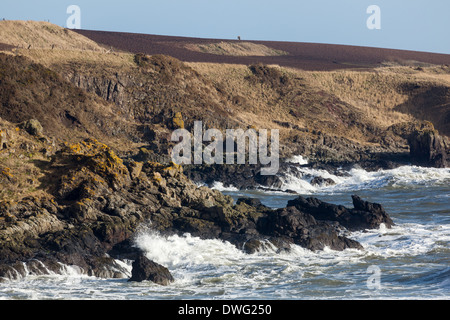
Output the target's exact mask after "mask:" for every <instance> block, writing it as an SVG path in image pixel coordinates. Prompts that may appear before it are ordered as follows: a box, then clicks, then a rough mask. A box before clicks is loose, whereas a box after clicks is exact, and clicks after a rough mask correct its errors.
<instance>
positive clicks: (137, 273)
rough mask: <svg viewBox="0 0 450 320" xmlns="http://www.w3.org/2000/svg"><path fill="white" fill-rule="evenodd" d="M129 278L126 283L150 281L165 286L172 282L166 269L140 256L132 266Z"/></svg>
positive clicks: (172, 279)
mask: <svg viewBox="0 0 450 320" xmlns="http://www.w3.org/2000/svg"><path fill="white" fill-rule="evenodd" d="M132 267H133V269H132V271H131V272H132V273H131V278H130V279H129V280H128V281H136V282H141V281H146V280H148V281H152V282H154V283H157V284H160V285H164V286H167V285H168V284H170V283H171V282H173V281H174V278H173V276H172V274H171V273H170V271H169V269H167V268H166V267H164V266H162V265H160V264H158V263H156V262H154V261H152V260H150V259H148V258H147V257H145V256H144V255H143V254H140V255H139V256H138V257H137V258H136V260H134V262H133V265H132Z"/></svg>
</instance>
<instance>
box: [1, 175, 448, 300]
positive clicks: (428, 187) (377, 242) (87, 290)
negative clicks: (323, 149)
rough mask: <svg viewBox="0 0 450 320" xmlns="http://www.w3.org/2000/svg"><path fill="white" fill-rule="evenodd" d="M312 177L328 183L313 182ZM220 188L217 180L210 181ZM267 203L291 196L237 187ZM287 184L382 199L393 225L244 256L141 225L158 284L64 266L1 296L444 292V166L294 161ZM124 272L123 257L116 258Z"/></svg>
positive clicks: (325, 195) (343, 200)
mask: <svg viewBox="0 0 450 320" xmlns="http://www.w3.org/2000/svg"><path fill="white" fill-rule="evenodd" d="M315 175H321V176H322V177H324V178H327V177H329V178H332V179H333V180H334V181H336V182H337V184H336V185H334V186H326V187H317V186H312V185H311V184H310V183H309V182H310V181H311V178H312V177H313V176H315ZM216 187H217V188H221V185H220V184H217V185H216ZM221 189H222V192H224V193H227V194H230V195H232V196H233V197H234V198H238V197H240V196H252V197H258V198H260V199H261V201H262V202H263V203H264V204H266V205H268V206H271V207H274V208H276V207H284V206H285V205H286V203H287V201H288V200H289V199H292V198H295V195H292V194H288V193H283V192H270V193H266V192H262V191H252V192H239V191H237V190H235V189H233V188H229V189H225V188H221ZM283 189H291V190H295V191H297V192H299V193H300V194H303V195H306V196H309V195H311V196H315V197H318V198H320V199H321V200H323V201H327V202H331V203H336V204H343V205H346V206H350V207H351V206H352V203H351V195H352V194H358V195H359V196H361V197H362V198H363V199H365V200H368V201H372V202H378V203H381V204H382V205H383V206H384V207H385V209H386V211H387V212H388V213H389V215H390V216H391V218H392V219H393V221H394V223H395V224H396V225H395V226H394V227H393V228H391V229H386V228H384V227H381V228H380V229H379V230H371V231H368V232H354V233H351V235H350V237H351V238H353V239H355V240H358V241H359V242H360V243H361V244H362V245H363V246H364V250H362V251H359V250H345V251H342V252H336V251H332V250H324V251H321V252H311V251H308V250H305V249H303V248H301V247H297V246H294V247H293V248H292V250H291V252H289V253H275V252H274V250H267V251H265V252H259V253H256V254H251V255H248V254H245V253H243V252H242V251H240V250H238V249H237V248H235V247H234V246H233V245H231V244H229V243H226V242H223V241H219V240H200V239H199V238H195V237H191V236H190V235H185V236H183V237H180V236H171V237H163V236H161V235H159V234H157V233H155V232H153V231H151V230H143V231H142V232H141V233H140V234H139V236H138V237H137V239H136V245H137V246H139V247H140V248H142V249H144V250H146V252H147V256H148V257H149V258H150V259H152V260H154V261H156V262H158V263H161V264H163V265H165V266H166V267H168V268H169V270H170V271H171V272H172V274H173V276H174V278H175V279H176V281H175V282H174V283H173V284H171V285H170V286H167V287H163V286H159V285H156V284H153V283H150V282H142V283H129V282H127V279H98V278H95V277H88V276H85V275H81V274H80V273H79V270H77V269H76V268H71V267H67V266H66V267H65V274H64V275H48V276H35V275H28V276H27V277H25V278H23V279H21V280H16V281H11V282H7V283H1V284H0V299H133V300H136V299H138V300H139V299H269V300H272V299H449V298H450V245H449V244H450V169H433V168H420V167H414V166H405V167H401V168H397V169H393V170H381V171H378V172H366V171H365V170H362V169H353V170H351V171H349V172H348V176H334V175H330V174H329V173H327V172H324V171H320V170H312V169H305V168H301V169H298V170H297V169H296V171H295V172H292V174H290V175H287V176H286V177H285V182H284V185H283ZM122 264H123V266H124V268H125V269H126V270H127V272H128V273H129V275H131V262H130V261H122Z"/></svg>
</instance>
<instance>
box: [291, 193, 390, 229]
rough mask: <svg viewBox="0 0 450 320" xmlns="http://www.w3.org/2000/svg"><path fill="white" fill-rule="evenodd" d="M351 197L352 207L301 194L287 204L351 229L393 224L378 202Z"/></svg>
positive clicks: (373, 227)
mask: <svg viewBox="0 0 450 320" xmlns="http://www.w3.org/2000/svg"><path fill="white" fill-rule="evenodd" d="M352 199H353V206H354V208H353V209H349V208H346V207H344V206H342V205H335V204H331V203H326V202H323V201H321V200H319V199H317V198H304V197H302V196H299V197H297V198H296V199H293V200H289V201H288V206H295V207H296V208H297V209H298V210H300V211H303V212H306V213H309V214H311V215H312V216H313V217H314V218H315V219H316V220H323V221H336V222H338V223H339V224H340V225H342V226H343V227H345V228H347V229H349V230H351V231H356V230H364V229H375V228H379V227H380V225H381V224H382V223H383V224H384V225H385V226H386V227H388V228H390V227H391V226H393V225H394V222H393V221H392V219H391V218H390V217H389V215H388V214H387V213H386V211H385V210H384V209H383V207H382V206H381V205H380V204H377V203H370V202H367V201H363V200H362V199H361V198H360V197H359V196H357V195H353V196H352Z"/></svg>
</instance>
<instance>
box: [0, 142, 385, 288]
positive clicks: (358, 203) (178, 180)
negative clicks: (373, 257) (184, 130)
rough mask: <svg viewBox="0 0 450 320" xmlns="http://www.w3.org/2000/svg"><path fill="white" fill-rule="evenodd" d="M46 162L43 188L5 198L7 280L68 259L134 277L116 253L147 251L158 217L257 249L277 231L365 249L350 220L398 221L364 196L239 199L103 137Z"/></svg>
mask: <svg viewBox="0 0 450 320" xmlns="http://www.w3.org/2000/svg"><path fill="white" fill-rule="evenodd" d="M39 166H40V167H41V168H42V170H43V171H44V172H45V174H44V176H43V177H42V178H41V185H40V187H39V189H40V190H41V193H40V194H35V195H34V196H28V197H25V198H22V199H19V200H10V201H3V202H2V205H1V207H0V257H1V260H0V279H3V280H4V279H15V278H18V277H21V276H24V275H26V273H27V272H31V273H34V274H46V273H49V272H56V273H58V272H61V271H62V269H61V268H62V266H61V264H60V263H63V264H66V265H74V266H77V267H79V268H80V270H81V271H82V272H83V273H86V274H90V275H95V276H99V277H124V276H126V273H125V272H124V270H123V269H121V267H120V265H119V264H118V263H117V262H116V261H115V260H114V259H125V258H127V259H132V260H134V259H137V257H138V256H139V253H138V252H137V251H136V249H135V248H133V245H132V239H133V235H134V234H135V233H136V232H137V230H138V229H139V227H140V226H143V225H146V224H148V223H150V224H151V228H152V229H154V230H157V231H159V232H162V233H171V234H173V233H179V234H183V233H185V232H189V233H191V234H192V235H194V236H199V237H201V238H207V239H208V238H213V239H216V238H219V239H223V240H226V241H230V242H231V243H233V244H235V245H236V246H237V247H238V248H242V249H243V250H245V251H246V252H248V253H252V252H254V251H256V250H258V249H260V248H261V247H263V246H264V245H265V243H266V242H267V241H270V243H272V245H273V246H275V247H278V248H279V249H280V250H288V249H289V246H290V244H293V243H296V244H298V245H301V246H303V247H305V248H308V249H311V250H321V249H323V248H324V247H325V246H327V247H329V248H331V249H335V250H343V249H345V248H357V249H361V248H362V247H361V245H360V244H359V243H358V242H356V241H354V240H351V239H348V238H346V237H345V236H342V235H341V231H342V229H343V228H349V229H351V230H360V229H364V228H376V227H379V225H380V224H381V223H384V224H385V225H386V226H387V227H390V226H391V225H392V224H393V223H392V220H391V219H390V218H389V216H388V215H387V214H386V213H385V212H384V210H383V209H382V207H381V206H380V205H373V204H368V203H365V202H364V201H362V200H361V199H359V198H358V197H356V198H355V199H354V206H355V208H354V209H347V208H343V207H342V206H335V205H331V204H325V203H322V202H321V201H320V200H318V199H303V198H302V197H299V198H298V199H297V201H294V202H292V203H291V204H289V205H288V207H286V208H284V209H279V210H273V209H270V208H267V207H265V206H263V205H261V204H260V203H259V202H258V201H256V200H254V199H240V200H239V201H238V202H237V203H236V204H233V200H232V198H231V197H229V196H224V195H223V194H221V193H220V192H218V191H214V190H211V189H208V188H206V187H197V186H196V185H195V184H194V183H193V182H192V181H191V180H189V179H188V178H186V176H185V175H184V174H183V169H182V167H181V166H178V165H176V164H171V165H162V164H159V163H155V162H145V163H142V162H135V161H127V162H126V163H124V161H123V160H122V159H121V158H119V157H118V156H117V155H116V154H115V153H114V151H112V150H111V149H110V148H109V147H108V146H107V145H105V144H103V143H100V142H98V141H97V140H94V139H87V140H84V141H82V142H80V143H76V144H67V145H65V146H64V147H63V148H62V149H61V150H58V151H57V152H56V153H55V154H54V155H53V156H51V157H50V158H49V160H47V161H45V160H42V161H41V162H40V164H39ZM305 203H310V206H309V207H308V206H305ZM322 207H324V208H325V211H326V216H323V210H321V209H320V208H322ZM26 270H27V271H26ZM163 270H164V269H163Z"/></svg>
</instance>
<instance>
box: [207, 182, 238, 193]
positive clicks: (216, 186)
mask: <svg viewBox="0 0 450 320" xmlns="http://www.w3.org/2000/svg"><path fill="white" fill-rule="evenodd" d="M211 189H215V190H219V191H221V192H223V191H238V188H236V187H233V186H228V187H225V186H224V185H223V183H222V182H218V181H215V182H214V183H213V185H212V186H211Z"/></svg>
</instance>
